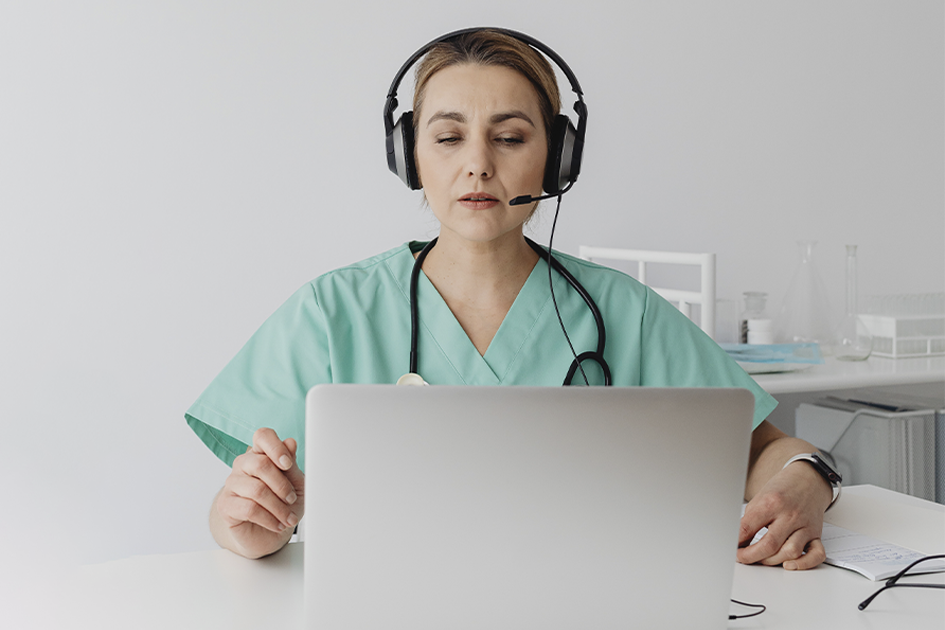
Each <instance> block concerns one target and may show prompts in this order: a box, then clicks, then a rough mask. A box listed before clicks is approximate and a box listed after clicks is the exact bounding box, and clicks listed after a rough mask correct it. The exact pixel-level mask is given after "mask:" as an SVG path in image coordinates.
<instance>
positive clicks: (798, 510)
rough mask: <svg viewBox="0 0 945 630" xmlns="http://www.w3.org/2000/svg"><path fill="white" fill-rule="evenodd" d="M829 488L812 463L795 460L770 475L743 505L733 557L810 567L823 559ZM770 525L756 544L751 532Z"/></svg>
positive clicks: (741, 560) (830, 491)
mask: <svg viewBox="0 0 945 630" xmlns="http://www.w3.org/2000/svg"><path fill="white" fill-rule="evenodd" d="M832 498H833V491H832V490H831V488H830V486H829V485H827V483H826V482H825V481H824V479H823V477H821V476H820V474H819V473H818V472H817V471H816V470H814V468H813V466H811V465H810V464H808V463H807V462H804V461H798V462H794V463H793V464H791V465H790V466H788V467H787V468H785V469H783V470H781V471H780V472H778V473H777V474H775V475H774V476H772V477H771V478H770V479H769V480H768V482H767V483H766V484H765V485H764V486H763V487H762V488H761V489H760V490H759V491H758V492H757V493H756V494H755V495H754V496H753V497H752V499H751V501H749V503H748V505H747V506H746V508H745V515H744V516H743V517H742V520H741V527H740V529H739V535H738V545H739V547H740V549H739V550H738V553H737V556H736V557H737V559H738V561H739V562H741V563H743V564H754V563H759V562H760V563H761V564H766V565H779V564H783V566H784V568H785V569H787V570H789V571H793V570H803V569H812V568H814V567H816V566H817V565H819V564H820V563H822V562H823V561H824V560H825V559H826V552H825V551H824V545H823V543H822V542H821V540H820V536H821V532H822V530H823V526H824V511H825V510H826V509H827V507H829V506H830V501H831V500H832ZM763 527H767V528H768V531H767V533H765V534H764V536H763V537H762V538H761V539H760V540H759V541H758V542H756V543H755V544H753V545H749V543H751V541H752V539H753V538H754V537H755V534H757V533H758V531H759V530H760V529H761V528H763Z"/></svg>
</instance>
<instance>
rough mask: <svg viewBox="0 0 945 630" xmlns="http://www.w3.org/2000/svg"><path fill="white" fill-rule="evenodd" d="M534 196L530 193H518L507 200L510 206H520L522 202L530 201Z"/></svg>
mask: <svg viewBox="0 0 945 630" xmlns="http://www.w3.org/2000/svg"><path fill="white" fill-rule="evenodd" d="M534 200H535V198H534V197H532V196H531V195H520V196H518V197H516V198H515V199H513V200H512V201H510V202H509V205H510V206H520V205H522V204H526V203H531V202H532V201H534Z"/></svg>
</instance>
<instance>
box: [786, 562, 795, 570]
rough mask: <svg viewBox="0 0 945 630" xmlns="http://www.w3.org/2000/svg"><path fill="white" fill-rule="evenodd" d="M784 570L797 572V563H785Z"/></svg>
mask: <svg viewBox="0 0 945 630" xmlns="http://www.w3.org/2000/svg"><path fill="white" fill-rule="evenodd" d="M784 568H785V569H787V570H788V571H797V563H796V562H785V563H784Z"/></svg>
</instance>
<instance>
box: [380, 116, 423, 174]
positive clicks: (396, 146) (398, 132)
mask: <svg viewBox="0 0 945 630" xmlns="http://www.w3.org/2000/svg"><path fill="white" fill-rule="evenodd" d="M413 152H414V138H413V112H404V113H403V114H402V115H401V116H400V118H398V119H397V122H396V123H395V124H394V128H393V129H392V130H391V132H390V134H388V136H387V168H389V169H390V171H391V172H392V173H393V174H394V175H396V176H397V177H399V178H400V179H401V181H402V182H403V183H405V184H406V185H407V187H408V188H410V189H411V190H420V188H421V186H420V177H419V176H418V175H417V165H416V163H415V162H414V159H413Z"/></svg>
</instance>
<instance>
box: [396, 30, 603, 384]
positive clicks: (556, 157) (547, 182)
mask: <svg viewBox="0 0 945 630" xmlns="http://www.w3.org/2000/svg"><path fill="white" fill-rule="evenodd" d="M479 31H491V32H495V33H502V34H504V35H507V36H509V37H512V38H514V39H517V40H519V41H521V42H524V43H525V44H527V45H529V46H531V47H532V48H534V49H535V50H538V51H539V52H541V53H544V55H545V56H546V57H548V58H549V59H551V60H552V61H553V62H554V63H555V64H557V66H558V67H559V68H560V69H561V70H562V71H563V72H564V74H565V76H566V77H567V78H568V81H569V82H570V83H571V90H572V91H574V93H575V94H576V95H577V101H576V102H575V103H574V111H575V112H577V115H578V124H577V127H575V126H574V124H573V123H572V122H571V119H570V118H568V117H567V116H565V115H564V114H557V115H556V116H555V119H554V122H553V123H552V127H551V133H550V138H549V142H548V161H547V163H546V164H545V172H544V175H543V178H542V188H543V189H544V191H545V192H546V193H547V194H546V195H543V196H539V197H532V196H530V195H522V196H519V197H515V198H514V199H512V200H510V201H509V205H513V206H514V205H521V204H526V203H532V202H534V201H539V200H541V199H549V198H551V197H557V198H558V208H559V209H560V207H561V196H562V195H563V194H564V193H565V192H567V191H568V190H570V188H571V186H572V185H574V182H575V181H577V178H578V175H579V174H580V172H581V157H582V156H583V154H584V133H585V130H586V129H587V106H586V105H585V104H584V92H583V91H582V90H581V84H580V83H578V80H577V77H576V76H574V73H573V72H572V71H571V68H569V67H568V64H567V63H565V61H564V59H562V58H561V57H560V56H559V55H558V53H556V52H555V51H553V50H551V49H550V48H548V47H547V46H545V45H544V44H542V43H541V42H539V41H538V40H537V39H534V38H533V37H529V36H528V35H525V34H524V33H519V32H517V31H511V30H508V29H504V28H466V29H461V30H458V31H453V32H452V33H447V34H446V35H443V36H441V37H437V38H436V39H434V40H433V41H431V42H429V43H427V44H426V45H425V46H423V47H422V48H420V49H419V50H417V52H415V53H414V54H413V55H411V56H410V58H409V59H408V60H407V61H406V62H405V63H404V65H402V66H401V67H400V70H398V71H397V74H396V75H395V76H394V80H393V82H391V86H390V90H388V92H387V100H386V102H385V103H384V131H385V133H386V145H387V166H388V168H390V170H391V172H392V173H394V174H395V175H397V176H398V177H399V178H400V179H401V181H403V182H404V184H406V185H407V187H408V188H410V189H411V190H420V189H421V188H422V187H423V186H422V185H421V183H420V177H419V175H418V174H417V165H416V163H415V161H414V133H413V112H412V111H408V112H404V113H403V114H401V116H400V117H399V118H398V119H397V122H396V123H395V122H394V110H395V109H396V108H397V88H398V87H399V86H400V82H401V81H402V80H403V78H404V76H405V75H406V74H407V71H408V70H409V69H410V68H411V67H412V66H413V65H414V64H415V63H416V62H417V60H418V59H419V58H420V57H422V56H423V55H425V54H426V53H427V52H428V51H429V50H430V49H431V48H433V47H434V46H436V45H437V44H439V43H441V42H445V41H449V40H451V39H454V38H457V37H462V36H463V35H466V34H468V33H475V32H479ZM557 218H558V213H557V211H556V212H555V223H557ZM551 238H552V239H553V238H554V225H552V228H551ZM526 240H527V242H528V244H529V246H531V248H532V249H533V250H534V251H535V253H536V254H538V255H539V256H540V257H542V258H543V259H545V261H546V262H547V263H548V283H549V286H550V287H551V298H552V300H553V301H554V307H555V313H556V314H557V315H558V322H559V323H560V324H561V330H562V331H563V332H564V336H565V339H567V342H568V346H569V347H570V348H571V354H572V356H574V361H573V362H572V363H571V367H570V368H569V370H568V374H567V376H566V377H565V380H564V383H563V384H564V385H570V384H571V381H572V379H573V378H574V375H575V373H576V372H577V371H578V370H580V372H581V374H582V375H583V377H584V382H585V383H588V379H587V374H585V373H584V367H583V365H582V364H583V362H584V361H588V360H590V361H595V362H596V363H598V364H599V365H600V367H601V370H602V371H603V374H604V384H605V385H610V384H611V374H610V367H609V366H608V365H607V361H605V360H604V343H605V338H606V332H605V330H604V319H603V317H602V316H601V313H600V310H599V309H598V308H597V305H596V304H595V303H594V300H593V299H591V296H590V295H589V294H588V292H587V291H586V290H585V289H584V287H583V286H581V284H580V283H579V282H578V281H577V279H576V278H575V277H574V276H572V275H571V274H570V273H569V272H568V270H567V269H565V268H564V266H563V265H561V263H559V262H558V261H557V260H555V258H554V257H553V256H552V255H551V242H550V241H549V243H548V248H547V250H546V249H545V248H543V247H541V246H540V245H538V244H537V243H535V242H534V241H532V240H531V239H526ZM436 241H437V239H435V238H434V239H433V240H431V241H430V242H429V243H428V244H427V245H426V247H424V248H423V251H421V252H420V254H419V255H418V256H417V260H416V262H415V263H414V266H413V272H412V273H411V278H410V371H409V372H408V373H407V374H406V375H404V377H402V379H403V378H406V377H408V376H411V377H416V378H413V379H410V381H411V382H420V383H422V382H423V379H422V378H421V377H419V376H418V375H417V363H418V352H417V341H418V329H419V315H418V312H417V282H418V279H419V275H420V268H421V266H422V265H423V260H424V259H425V258H426V256H427V254H428V253H429V252H430V250H431V249H432V248H433V247H434V245H436ZM552 269H554V270H555V271H557V272H558V273H559V274H561V275H562V276H564V278H565V279H566V280H567V281H568V284H570V285H571V287H572V288H574V290H575V291H577V292H578V294H579V295H580V296H581V297H582V298H583V300H584V302H585V303H586V304H587V307H588V308H589V309H590V311H591V313H592V314H593V316H594V321H595V323H596V324H597V348H596V350H593V351H587V352H583V353H581V354H577V353H576V352H575V350H574V346H573V345H571V339H570V338H569V337H568V332H567V330H565V327H564V321H563V320H562V319H561V313H560V312H559V311H558V303H557V301H556V300H555V295H554V286H553V284H552V282H551V270H552Z"/></svg>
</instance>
